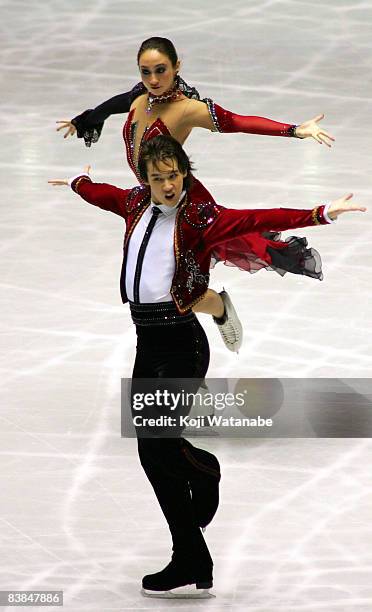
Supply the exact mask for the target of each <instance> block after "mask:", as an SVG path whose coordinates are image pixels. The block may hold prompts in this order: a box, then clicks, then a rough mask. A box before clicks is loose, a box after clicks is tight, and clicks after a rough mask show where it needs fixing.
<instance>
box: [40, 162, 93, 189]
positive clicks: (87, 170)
mask: <svg viewBox="0 0 372 612" xmlns="http://www.w3.org/2000/svg"><path fill="white" fill-rule="evenodd" d="M90 169H91V167H90V166H89V165H88V166H85V168H84V172H82V173H81V174H87V175H88V176H89V173H90ZM48 183H49V184H50V185H54V186H56V185H68V184H69V183H68V180H67V179H51V180H50V181H48Z"/></svg>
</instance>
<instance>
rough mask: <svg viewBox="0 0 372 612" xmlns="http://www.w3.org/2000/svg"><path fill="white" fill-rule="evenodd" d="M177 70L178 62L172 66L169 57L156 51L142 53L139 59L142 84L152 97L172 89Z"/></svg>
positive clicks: (149, 50)
mask: <svg viewBox="0 0 372 612" xmlns="http://www.w3.org/2000/svg"><path fill="white" fill-rule="evenodd" d="M178 69H179V61H178V62H177V64H176V65H175V66H173V65H172V62H171V61H170V59H169V57H168V56H167V55H165V54H164V53H160V51H157V50H156V49H148V50H147V51H144V52H143V53H142V55H141V56H140V58H139V70H140V73H141V78H142V82H143V84H144V86H145V87H146V89H147V90H148V91H149V92H151V93H152V94H153V95H154V96H161V95H163V94H164V93H165V92H166V91H168V90H169V89H172V87H173V83H174V78H175V76H176V73H177V71H178Z"/></svg>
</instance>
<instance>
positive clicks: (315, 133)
mask: <svg viewBox="0 0 372 612" xmlns="http://www.w3.org/2000/svg"><path fill="white" fill-rule="evenodd" d="M322 119H324V114H323V113H322V114H321V115H317V116H316V117H314V118H313V119H309V121H305V122H304V123H301V125H298V126H297V127H296V130H295V134H296V136H297V138H309V137H311V138H314V140H316V141H317V142H319V144H323V143H324V144H325V145H327V147H331V146H332V145H331V142H334V141H335V139H334V138H333V136H331V135H330V134H328V132H326V131H325V130H322V128H320V127H319V125H318V123H319V121H321V120H322ZM65 138H66V137H65ZM329 141H331V142H329Z"/></svg>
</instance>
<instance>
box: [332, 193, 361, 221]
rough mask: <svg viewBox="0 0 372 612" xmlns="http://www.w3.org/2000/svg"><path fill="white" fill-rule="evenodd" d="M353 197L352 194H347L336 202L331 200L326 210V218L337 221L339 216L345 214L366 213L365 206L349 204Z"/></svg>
mask: <svg viewBox="0 0 372 612" xmlns="http://www.w3.org/2000/svg"><path fill="white" fill-rule="evenodd" d="M352 197H353V194H352V193H348V194H347V195H345V196H343V197H342V198H338V200H333V201H332V202H331V205H330V207H329V208H328V216H329V218H330V219H332V220H334V219H337V217H338V216H339V215H342V214H343V213H346V212H353V211H355V210H357V211H359V212H366V210H367V209H366V207H365V206H357V205H356V204H351V203H349V200H351V198H352Z"/></svg>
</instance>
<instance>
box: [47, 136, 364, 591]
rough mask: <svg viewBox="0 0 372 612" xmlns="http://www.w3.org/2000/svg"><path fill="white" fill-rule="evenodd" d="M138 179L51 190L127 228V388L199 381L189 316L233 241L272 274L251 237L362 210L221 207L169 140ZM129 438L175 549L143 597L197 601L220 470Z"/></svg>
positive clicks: (264, 242)
mask: <svg viewBox="0 0 372 612" xmlns="http://www.w3.org/2000/svg"><path fill="white" fill-rule="evenodd" d="M139 171H140V173H141V177H142V179H143V181H144V183H145V184H144V185H142V186H136V187H134V188H132V189H119V188H118V187H114V186H112V185H108V184H99V183H94V182H92V180H91V178H90V177H89V174H88V173H87V174H82V175H79V176H78V177H75V178H73V179H70V181H67V180H53V181H49V182H50V183H52V184H54V185H63V184H70V185H71V187H72V189H73V190H74V191H75V192H76V193H77V194H79V195H80V197H82V198H83V199H84V200H86V201H87V202H89V203H90V204H94V205H95V206H99V207H100V208H103V209H105V210H109V211H111V212H114V213H116V214H117V215H119V216H121V217H123V218H124V219H125V222H126V234H125V240H124V257H123V266H122V273H121V280H120V288H121V296H122V300H123V302H124V303H125V302H128V301H129V305H130V309H131V314H132V319H133V321H134V323H135V325H136V332H137V351H136V359H135V364H134V371H133V379H134V381H138V380H140V379H141V378H154V379H155V378H159V379H161V378H173V379H178V378H191V379H192V378H197V379H203V378H204V376H205V374H206V372H207V369H208V363H209V347H208V341H207V338H206V335H205V333H204V331H203V329H202V327H201V325H200V324H199V322H198V321H197V319H196V317H195V315H194V313H193V312H192V311H191V307H192V305H193V304H195V303H196V302H197V301H198V300H199V299H200V298H201V297H202V296H203V295H204V293H205V291H206V290H207V287H208V281H209V267H210V262H211V256H212V254H214V253H217V255H218V252H219V251H218V250H219V249H225V250H228V249H229V245H230V244H234V240H238V242H237V243H236V244H239V246H240V248H242V249H243V250H244V248H245V246H246V247H247V249H250V252H251V254H252V252H256V254H257V259H259V260H260V261H261V262H262V265H265V263H266V265H273V259H275V257H273V254H274V251H275V246H276V243H275V241H271V240H268V239H266V238H263V237H262V236H261V235H260V234H259V232H267V231H274V232H277V231H280V230H285V229H290V228H295V227H305V226H307V225H309V226H310V225H326V224H328V223H330V222H332V221H333V220H334V219H336V218H337V216H338V215H340V214H342V213H345V212H349V211H365V210H366V209H365V208H363V207H360V206H356V205H353V204H351V203H350V198H351V197H352V196H351V194H349V195H348V196H345V197H343V198H339V199H337V200H334V201H333V202H331V203H329V204H328V205H326V206H324V205H321V206H317V207H315V208H314V209H313V210H294V209H282V208H277V209H269V210H232V209H228V208H224V207H223V206H220V205H218V204H216V203H215V202H214V200H213V198H212V196H211V195H210V194H209V193H208V191H207V190H206V189H205V188H204V187H203V185H202V184H201V183H200V182H199V181H197V179H195V178H194V177H193V176H192V174H191V166H190V161H189V159H188V157H187V155H186V153H185V151H184V150H183V148H182V146H181V145H180V144H179V143H178V142H177V141H176V140H174V139H173V138H172V137H170V136H157V137H155V138H153V139H151V140H149V141H147V142H145V143H143V146H142V148H141V154H140V159H139ZM266 247H267V248H266ZM278 249H279V251H280V253H281V255H283V254H284V253H285V251H286V249H287V250H288V251H289V250H290V246H289V245H288V243H278ZM220 252H221V251H220ZM306 254H307V255H308V251H306V249H305V248H304V249H303V251H302V252H299V250H298V249H297V250H296V252H295V253H294V254H292V255H293V257H294V258H297V260H296V261H293V262H292V266H291V269H292V271H295V272H296V273H302V274H307V270H306ZM241 255H244V253H242V254H241ZM289 255H290V256H291V257H292V255H291V254H289ZM284 259H285V257H284V256H283V257H282V260H284ZM307 259H309V257H307ZM162 409H164V406H163V407H159V410H162ZM137 435H138V449H139V457H140V461H141V464H142V466H143V468H144V470H145V472H146V475H147V477H148V478H149V480H150V482H151V485H152V486H153V488H154V491H155V494H156V496H157V498H158V501H159V504H160V506H161V509H162V511H163V513H164V516H165V518H166V520H167V522H168V525H169V529H170V532H171V535H172V540H173V555H172V560H171V561H170V563H169V564H168V565H167V566H166V567H165V568H164V569H163V570H162V571H160V572H157V573H155V574H150V575H147V576H145V577H144V578H143V581H142V586H143V590H144V592H145V594H147V595H155V596H156V595H157V596H159V595H163V596H164V595H168V596H171V595H172V594H175V593H174V589H177V588H179V587H183V586H185V585H192V587H193V588H194V589H196V591H195V593H198V594H200V595H201V596H202V595H204V596H205V594H206V589H209V588H210V587H211V586H212V584H213V577H212V570H213V562H212V558H211V556H210V554H209V550H208V548H207V545H206V543H205V540H204V538H203V534H202V532H201V529H200V528H201V527H204V526H205V525H207V524H208V523H209V522H210V521H211V519H212V518H213V516H214V514H215V512H216V509H217V505H218V483H219V480H220V470H219V464H218V461H217V459H216V457H215V456H214V455H213V454H211V453H208V452H207V451H204V450H202V449H198V448H196V447H194V446H193V445H192V444H191V443H190V442H188V441H187V440H185V439H184V438H182V437H174V438H172V437H161V436H159V435H158V436H156V435H155V436H154V437H141V435H140V434H139V433H137Z"/></svg>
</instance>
